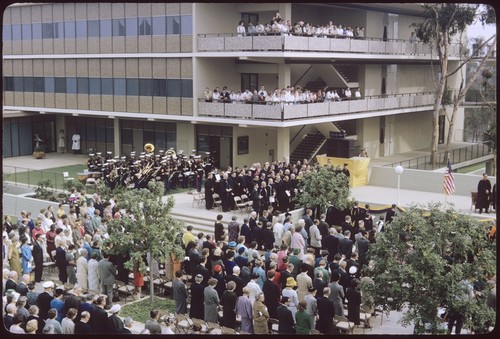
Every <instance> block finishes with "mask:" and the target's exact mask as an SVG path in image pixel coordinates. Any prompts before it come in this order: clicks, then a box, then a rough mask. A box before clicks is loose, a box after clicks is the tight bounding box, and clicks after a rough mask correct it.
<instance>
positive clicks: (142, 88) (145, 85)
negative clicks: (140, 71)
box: [139, 79, 153, 96]
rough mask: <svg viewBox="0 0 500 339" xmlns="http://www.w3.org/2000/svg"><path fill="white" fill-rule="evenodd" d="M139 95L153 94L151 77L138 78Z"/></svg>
mask: <svg viewBox="0 0 500 339" xmlns="http://www.w3.org/2000/svg"><path fill="white" fill-rule="evenodd" d="M139 95H142V96H152V95H153V80H152V79H139Z"/></svg>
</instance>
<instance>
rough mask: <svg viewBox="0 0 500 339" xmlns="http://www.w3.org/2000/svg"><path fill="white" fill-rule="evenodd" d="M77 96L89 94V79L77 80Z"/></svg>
mask: <svg viewBox="0 0 500 339" xmlns="http://www.w3.org/2000/svg"><path fill="white" fill-rule="evenodd" d="M77 85H78V94H89V78H77Z"/></svg>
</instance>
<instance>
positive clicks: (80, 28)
mask: <svg viewBox="0 0 500 339" xmlns="http://www.w3.org/2000/svg"><path fill="white" fill-rule="evenodd" d="M76 37H77V38H86V37H87V21H83V20H81V21H77V22H76Z"/></svg>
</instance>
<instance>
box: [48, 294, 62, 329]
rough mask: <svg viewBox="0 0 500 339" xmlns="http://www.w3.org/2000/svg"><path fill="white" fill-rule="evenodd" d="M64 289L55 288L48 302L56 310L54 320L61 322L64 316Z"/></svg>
mask: <svg viewBox="0 0 500 339" xmlns="http://www.w3.org/2000/svg"><path fill="white" fill-rule="evenodd" d="M63 296H64V290H63V289H62V288H56V290H55V292H54V298H53V299H52V300H51V302H50V308H53V309H55V310H56V311H57V318H56V320H57V321H59V322H61V321H62V319H63V316H64V313H63V309H64V300H63Z"/></svg>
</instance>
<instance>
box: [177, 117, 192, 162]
mask: <svg viewBox="0 0 500 339" xmlns="http://www.w3.org/2000/svg"><path fill="white" fill-rule="evenodd" d="M193 149H196V128H195V125H194V124H192V123H189V122H178V123H177V150H176V151H178V150H183V151H184V154H187V155H190V154H191V150H193Z"/></svg>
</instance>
